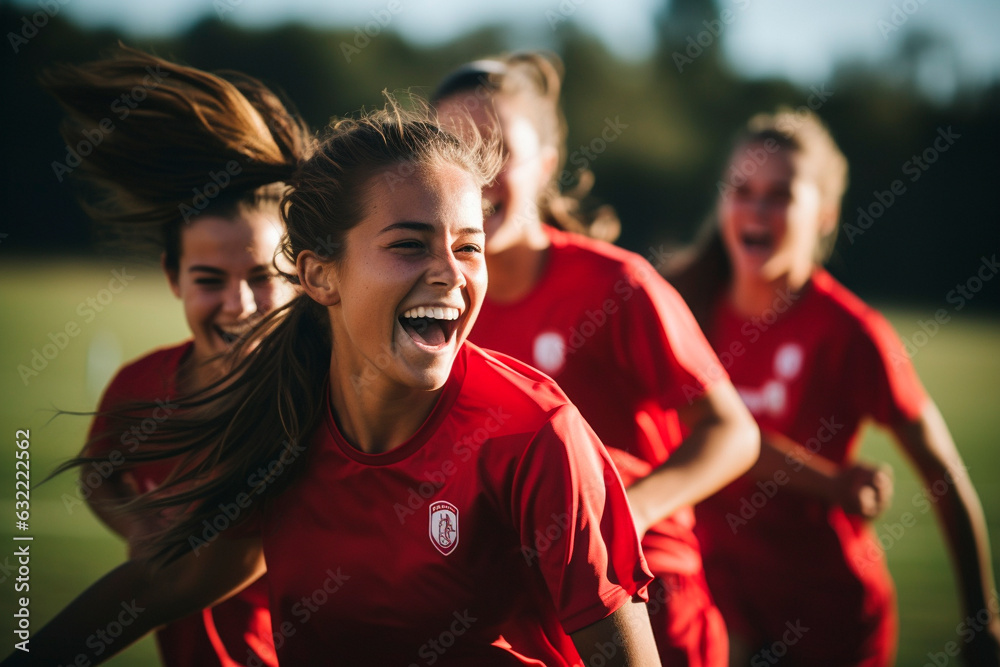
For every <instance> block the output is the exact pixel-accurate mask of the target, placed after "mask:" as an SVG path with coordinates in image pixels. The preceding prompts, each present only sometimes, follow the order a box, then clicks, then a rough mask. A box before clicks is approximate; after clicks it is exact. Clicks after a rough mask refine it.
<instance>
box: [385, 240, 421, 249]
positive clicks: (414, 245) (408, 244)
mask: <svg viewBox="0 0 1000 667" xmlns="http://www.w3.org/2000/svg"><path fill="white" fill-rule="evenodd" d="M389 247H390V248H393V249H395V250H420V249H421V248H423V247H424V244H423V243H421V242H420V241H399V242H398V243H393V244H392V245H390V246H389Z"/></svg>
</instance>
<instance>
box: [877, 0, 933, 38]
mask: <svg viewBox="0 0 1000 667" xmlns="http://www.w3.org/2000/svg"><path fill="white" fill-rule="evenodd" d="M926 4H927V0H903V2H901V3H899V4H896V3H895V2H894V3H892V11H891V12H890V13H889V17H888V18H880V19H879V20H878V21H876V22H875V27H876V28H878V31H879V32H880V33H881V34H882V39H885V40H888V39H889V35H890V34H892V33H894V32H896V31H897V30H899V29H900V28H902V27H903V26H904V25H905V24H906V22H907V21H909V20H910V17H911V16H913V15H914V14H916V13H917V11H919V10H920V8H921V7H923V6H924V5H926Z"/></svg>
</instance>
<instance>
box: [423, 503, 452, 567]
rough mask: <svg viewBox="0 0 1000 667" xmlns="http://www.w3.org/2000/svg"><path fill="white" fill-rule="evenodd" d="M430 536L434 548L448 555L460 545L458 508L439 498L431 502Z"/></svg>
mask: <svg viewBox="0 0 1000 667" xmlns="http://www.w3.org/2000/svg"><path fill="white" fill-rule="evenodd" d="M430 510H431V523H430V531H429V532H430V537H431V544H433V545H434V548H435V549H437V550H438V551H440V552H441V553H442V554H444V555H445V556H447V555H448V554H450V553H451V552H452V551H454V550H455V547H456V546H458V508H457V507H455V506H454V505H452V504H451V503H449V502H447V501H444V500H438V501H436V502H433V503H431V508H430Z"/></svg>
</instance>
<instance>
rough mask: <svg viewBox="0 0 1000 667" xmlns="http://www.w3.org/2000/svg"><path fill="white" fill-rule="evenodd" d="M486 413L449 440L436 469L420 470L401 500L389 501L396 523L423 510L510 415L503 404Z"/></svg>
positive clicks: (401, 522)
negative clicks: (417, 479) (420, 478)
mask: <svg viewBox="0 0 1000 667" xmlns="http://www.w3.org/2000/svg"><path fill="white" fill-rule="evenodd" d="M486 415H487V416H486V418H485V419H484V420H483V421H482V423H481V424H480V425H479V426H477V427H476V428H475V429H473V430H472V431H471V432H470V433H467V434H465V435H463V436H462V437H461V438H459V439H458V440H456V441H455V442H453V443H452V445H451V455H450V456H448V457H447V458H445V459H444V461H442V462H441V463H440V465H438V466H437V469H435V470H430V471H426V472H424V473H423V477H424V480H425V481H422V482H420V483H419V484H417V485H416V486H411V487H410V488H409V489H407V494H406V500H405V502H396V503H393V506H392V509H393V511H394V512H395V513H396V518H397V519H399V523H400V525H402V524H404V523H406V520H407V519H409V518H410V517H411V516H413V515H414V514H416V513H417V512H418V511H419V510H421V509H423V507H424V505H426V504H427V502H428V501H429V500H430V499H431V498H433V497H434V495H435V494H436V493H437V492H438V491H439V490H440V489H442V488H443V487H444V485H445V484H446V483H447V482H448V480H449V479H451V478H452V477H454V476H455V474H456V473H458V471H459V470H460V469H461V466H462V464H465V463H468V462H469V461H471V460H472V458H473V457H474V456H475V454H476V452H478V451H479V449H480V448H481V447H482V446H483V444H484V443H485V442H486V441H487V440H489V439H490V438H491V437H492V436H493V434H495V433H496V432H498V431H499V430H500V429H501V428H503V425H504V424H506V423H507V421H508V420H509V419H510V418H511V414H510V413H508V412H504V409H503V406H499V405H498V406H497V407H495V408H490V409H489V410H487V411H486Z"/></svg>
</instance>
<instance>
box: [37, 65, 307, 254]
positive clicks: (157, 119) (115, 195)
mask: <svg viewBox="0 0 1000 667" xmlns="http://www.w3.org/2000/svg"><path fill="white" fill-rule="evenodd" d="M40 83H41V85H42V87H43V88H44V89H45V90H47V91H48V92H49V93H51V94H52V95H53V96H54V97H55V98H56V100H57V101H58V102H59V104H60V105H61V106H62V108H63V110H64V111H65V112H66V116H65V118H64V120H63V122H62V124H61V126H60V133H61V134H62V136H63V139H64V140H65V141H66V144H67V148H68V150H70V151H73V152H74V154H76V155H77V157H78V158H79V164H78V165H77V166H75V167H73V168H72V173H71V174H70V175H71V176H72V177H74V178H76V179H78V180H79V181H80V183H81V186H82V187H81V190H80V203H81V205H82V206H83V208H84V210H85V211H86V212H87V213H88V215H89V216H90V217H91V218H92V219H93V220H94V221H95V222H97V223H98V225H99V227H100V230H101V231H102V232H104V233H105V234H107V235H110V236H113V237H115V238H117V239H120V240H124V241H125V242H127V243H133V244H134V243H139V244H152V245H153V246H154V247H155V248H156V249H158V250H161V251H162V252H164V253H165V260H166V265H167V268H173V269H176V268H177V263H178V260H179V254H180V232H181V228H182V225H183V224H184V223H185V222H191V221H192V219H193V218H194V217H196V216H199V215H203V214H205V213H213V214H216V215H222V216H224V217H231V216H233V215H234V214H236V213H238V212H244V211H246V210H248V209H250V210H253V209H264V208H268V209H271V210H273V211H274V214H275V217H277V213H278V204H279V202H280V200H281V196H282V194H283V190H284V187H283V182H284V181H286V180H287V179H288V178H289V177H290V176H291V175H292V173H293V172H294V171H295V169H296V168H297V167H298V165H299V164H300V163H301V162H302V161H303V160H305V159H306V158H307V157H308V156H309V154H310V152H311V151H312V149H313V146H314V140H313V139H312V137H311V135H310V133H309V131H308V128H307V127H306V124H305V123H304V122H303V121H302V119H301V118H299V117H298V116H297V115H296V114H295V113H294V112H293V111H289V110H288V109H287V108H286V106H285V105H284V104H283V103H282V102H281V100H280V99H279V98H278V96H277V95H276V94H275V93H274V92H272V91H271V90H269V89H268V88H267V87H266V86H265V85H264V84H263V83H261V82H260V81H258V80H257V79H254V78H252V77H250V76H247V75H245V74H241V73H239V72H220V73H216V74H213V73H209V72H204V71H202V70H199V69H195V68H193V67H187V66H184V65H180V64H178V63H173V62H170V61H168V60H165V59H163V58H158V57H156V56H152V55H149V54H147V53H143V52H142V51H138V50H136V49H131V48H128V47H126V46H124V45H119V46H118V47H117V48H115V49H114V50H113V52H112V53H111V54H110V55H109V57H107V58H104V59H101V60H96V61H93V62H89V63H84V64H82V65H68V64H67V65H59V66H56V67H53V68H51V69H49V70H47V71H45V72H44V73H42V75H41V76H40ZM67 169H68V167H67Z"/></svg>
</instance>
